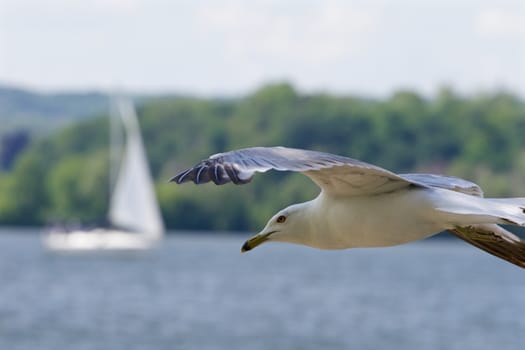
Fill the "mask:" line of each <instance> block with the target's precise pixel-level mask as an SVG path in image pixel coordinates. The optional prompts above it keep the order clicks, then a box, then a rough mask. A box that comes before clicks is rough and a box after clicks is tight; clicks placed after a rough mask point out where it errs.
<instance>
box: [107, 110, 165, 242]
mask: <svg viewBox="0 0 525 350" xmlns="http://www.w3.org/2000/svg"><path fill="white" fill-rule="evenodd" d="M117 107H118V109H119V112H120V113H118V114H119V115H120V116H121V117H122V121H123V123H124V127H125V148H124V157H123V159H122V163H121V166H120V171H119V174H118V177H117V181H116V184H115V188H114V190H113V194H112V196H111V199H110V209H109V220H110V222H111V223H112V224H113V225H114V226H116V227H120V228H124V229H128V230H130V231H133V232H137V233H140V234H142V235H144V236H147V237H149V238H152V239H155V238H159V237H160V236H162V235H163V233H164V225H163V221H162V218H161V214H160V209H159V205H158V203H157V200H156V197H155V190H154V187H153V180H152V177H151V174H150V171H149V167H148V162H147V158H146V154H145V151H144V146H143V144H142V137H141V135H140V128H139V124H138V119H137V116H136V114H135V110H134V108H133V106H132V105H131V103H130V102H129V101H125V100H120V101H119V102H118V106H117Z"/></svg>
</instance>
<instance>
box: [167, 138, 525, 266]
mask: <svg viewBox="0 0 525 350" xmlns="http://www.w3.org/2000/svg"><path fill="white" fill-rule="evenodd" d="M272 169H273V170H278V171H295V172H300V173H303V174H304V175H306V176H308V177H309V178H310V179H311V180H312V181H313V182H314V183H316V184H317V185H318V186H319V187H320V189H321V191H320V193H319V195H318V196H317V197H316V198H315V199H313V200H310V201H308V202H305V203H299V204H293V205H291V206H289V207H287V208H285V209H282V210H280V211H279V212H277V213H276V214H275V215H274V216H273V217H272V218H271V219H270V220H269V221H268V223H267V224H266V226H265V227H264V228H263V230H262V231H261V232H260V233H258V234H257V235H255V236H253V237H252V238H250V239H248V240H247V241H246V242H245V243H244V245H243V246H242V248H241V251H242V252H246V251H248V250H251V249H253V248H255V247H257V246H258V245H260V244H261V243H264V242H268V241H276V242H289V243H296V244H302V245H307V246H310V247H314V248H320V249H345V248H357V247H385V246H394V245H399V244H403V243H408V242H412V241H416V240H419V239H422V238H426V237H429V236H432V235H434V234H436V233H438V232H441V231H444V230H448V231H449V232H451V233H452V234H454V235H455V236H457V237H459V238H461V239H462V240H464V241H466V242H468V243H470V244H472V245H474V246H476V247H478V248H480V249H482V250H484V251H486V252H488V253H490V254H493V255H495V256H497V257H499V258H502V259H505V260H507V261H509V262H511V263H513V264H515V265H517V266H520V267H522V268H525V242H523V241H521V240H520V238H519V237H518V236H516V235H514V234H513V233H511V232H509V231H507V230H506V229H504V228H503V227H501V226H499V225H500V224H504V225H515V226H525V198H484V197H483V191H482V190H481V188H480V187H479V186H478V185H476V184H475V183H472V182H470V181H467V180H463V179H460V178H457V177H452V176H444V175H435V174H395V173H393V172H390V171H388V170H385V169H383V168H380V167H378V166H375V165H372V164H368V163H365V162H362V161H359V160H356V159H352V158H347V157H343V156H339V155H334V154H329V153H323V152H317V151H310V150H302V149H294V148H286V147H252V148H245V149H239V150H235V151H231V152H225V153H218V154H215V155H212V156H211V157H209V158H208V159H206V160H203V161H201V162H199V163H198V164H197V165H195V166H194V167H192V168H189V169H186V170H184V171H182V172H180V173H179V174H178V175H176V176H174V177H173V178H172V179H171V180H170V181H173V182H176V183H177V184H181V183H183V182H188V181H193V182H194V183H195V184H203V183H207V182H214V183H215V184H216V185H223V184H226V183H228V182H233V183H234V184H237V185H241V184H246V183H248V182H250V180H251V179H252V178H253V176H254V175H255V173H257V172H260V173H264V172H266V171H268V170H272Z"/></svg>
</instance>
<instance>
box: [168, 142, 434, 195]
mask: <svg viewBox="0 0 525 350" xmlns="http://www.w3.org/2000/svg"><path fill="white" fill-rule="evenodd" d="M270 169H273V170H279V171H296V172H301V173H303V174H305V175H306V176H308V177H310V178H311V179H312V180H313V181H314V182H315V183H316V184H317V185H318V186H319V187H321V189H322V190H323V192H325V193H327V194H331V195H336V196H358V195H371V194H378V193H385V192H391V191H395V190H397V189H400V188H403V187H407V186H410V185H415V186H419V187H429V186H427V185H426V184H424V183H420V182H418V181H416V179H410V178H409V177H402V176H399V175H396V174H394V173H392V172H390V171H388V170H385V169H382V168H380V167H377V166H375V165H371V164H367V163H364V162H361V161H359V160H355V159H352V158H347V157H343V156H338V155H334V154H330V153H323V152H316V151H307V150H301V149H294V148H286V147H253V148H245V149H240V150H237V151H231V152H226V153H219V154H216V155H213V156H211V157H210V158H209V159H206V160H203V161H201V162H200V163H198V164H197V165H195V166H194V167H192V168H190V169H187V170H184V171H183V172H181V173H179V174H178V175H176V176H175V177H173V178H172V179H171V180H170V181H173V182H176V183H179V184H180V183H183V182H187V181H193V182H194V183H196V184H202V183H206V182H210V181H213V182H214V183H215V184H217V185H222V184H225V183H228V182H233V183H235V184H245V183H248V182H250V180H251V179H252V178H253V176H254V174H255V173H256V172H261V173H263V172H266V171H268V170H270Z"/></svg>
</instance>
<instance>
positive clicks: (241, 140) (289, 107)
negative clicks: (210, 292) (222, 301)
mask: <svg viewBox="0 0 525 350" xmlns="http://www.w3.org/2000/svg"><path fill="white" fill-rule="evenodd" d="M139 117H140V123H141V126H142V132H143V136H144V139H145V144H146V146H147V153H148V156H149V159H150V163H151V167H152V172H153V174H154V176H155V178H156V179H157V194H158V197H159V202H160V205H161V208H162V213H163V215H164V218H165V221H166V224H167V226H168V227H169V228H177V229H195V230H205V229H218V230H232V229H235V230H256V229H260V228H261V226H262V225H264V223H265V222H266V220H267V219H268V218H269V216H270V215H272V214H274V213H275V212H276V211H277V210H278V209H280V208H283V207H285V206H286V205H288V204H290V203H294V202H300V201H307V200H309V199H311V198H313V197H315V195H316V194H317V192H318V189H317V187H316V186H315V185H313V183H311V181H309V180H308V179H307V178H306V177H304V176H301V175H299V174H283V173H279V172H269V173H267V174H264V176H256V177H255V178H254V179H253V181H252V183H251V184H250V185H247V186H234V185H231V184H229V185H225V186H214V185H205V186H193V185H191V184H186V185H182V186H177V185H175V184H172V183H167V180H168V179H169V178H171V177H172V176H173V175H174V174H175V173H176V172H177V171H179V170H182V169H184V168H186V167H188V166H191V165H193V164H195V163H196V162H197V161H199V160H200V159H202V158H205V157H207V156H209V155H211V154H213V153H217V152H222V151H226V150H230V149H235V148H240V147H249V146H261V145H262V146H270V145H283V146H289V147H301V148H309V149H316V150H321V151H328V152H333V153H338V154H342V155H347V156H350V157H354V158H358V159H361V160H364V161H367V162H370V163H375V164H378V165H380V166H383V167H386V168H388V169H390V170H392V171H396V172H408V171H430V172H439V173H447V174H450V175H456V176H460V177H465V178H467V179H470V180H473V181H479V183H480V184H481V185H482V186H483V187H484V189H485V192H486V194H487V195H489V196H524V195H525V137H524V135H525V103H524V101H522V100H520V99H518V98H517V97H515V96H513V95H511V94H509V93H506V92H498V93H493V94H485V95H476V96H473V97H469V98H467V97H463V96H459V95H457V94H455V93H454V92H453V91H452V90H451V89H449V88H443V89H441V90H440V91H439V92H438V94H437V95H436V96H434V97H432V98H424V97H422V96H420V95H418V94H416V93H414V92H410V91H399V92H397V93H395V94H393V95H392V96H390V97H389V98H386V99H383V100H373V99H365V98H357V97H348V96H332V95H328V94H311V95H305V94H300V93H298V92H297V91H295V90H294V88H293V87H292V86H290V85H288V84H276V85H270V86H266V87H263V88H262V89H260V90H258V91H256V92H254V93H253V94H251V95H249V96H246V97H244V98H239V99H198V98H158V99H150V100H149V101H148V102H146V103H145V104H143V105H142V106H140V108H139ZM107 139H108V122H107V117H105V116H101V117H100V118H97V119H93V120H89V121H85V122H82V123H81V124H77V125H75V126H72V127H70V128H67V129H63V130H62V131H60V132H57V133H56V134H55V135H53V136H52V137H50V138H47V139H45V140H42V141H40V142H37V143H34V144H33V145H32V146H31V147H29V149H28V150H27V151H26V153H25V154H24V155H23V156H22V157H21V158H20V159H19V161H18V162H17V164H16V166H15V168H14V169H13V171H12V172H11V173H7V174H0V223H1V224H42V223H45V222H48V221H54V220H72V219H74V220H80V221H85V222H92V221H98V220H102V219H104V217H105V215H106V214H105V213H106V211H107V198H108V167H107V164H108V158H107V157H108V156H107V146H108V142H107Z"/></svg>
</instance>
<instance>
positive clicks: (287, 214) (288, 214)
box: [241, 203, 310, 253]
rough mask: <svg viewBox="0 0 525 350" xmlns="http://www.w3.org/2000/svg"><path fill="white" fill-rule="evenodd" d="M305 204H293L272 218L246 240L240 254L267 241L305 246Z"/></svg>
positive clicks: (306, 226) (306, 227)
mask: <svg viewBox="0 0 525 350" xmlns="http://www.w3.org/2000/svg"><path fill="white" fill-rule="evenodd" d="M306 207H307V203H301V204H294V205H291V206H289V207H288V208H286V209H283V210H281V211H279V212H278V213H277V214H275V215H274V216H272V218H271V219H270V220H269V221H268V223H267V224H266V226H265V227H264V229H263V230H262V231H261V232H259V233H258V234H256V235H255V236H253V237H252V238H250V239H248V240H247V241H246V242H245V243H244V244H243V246H242V248H241V252H242V253H244V252H247V251H248V250H252V249H253V248H255V247H257V246H258V245H261V244H262V243H264V242H268V241H277V242H289V243H299V244H305V243H304V241H305V238H306V237H307V236H308V232H309V231H308V228H309V227H310V225H308V224H307V219H308V218H307V215H306Z"/></svg>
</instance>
